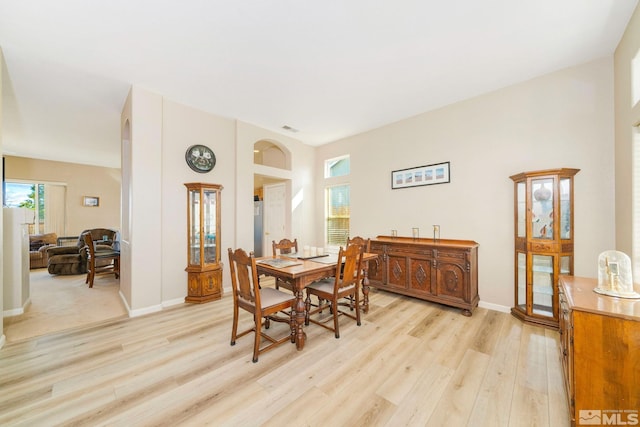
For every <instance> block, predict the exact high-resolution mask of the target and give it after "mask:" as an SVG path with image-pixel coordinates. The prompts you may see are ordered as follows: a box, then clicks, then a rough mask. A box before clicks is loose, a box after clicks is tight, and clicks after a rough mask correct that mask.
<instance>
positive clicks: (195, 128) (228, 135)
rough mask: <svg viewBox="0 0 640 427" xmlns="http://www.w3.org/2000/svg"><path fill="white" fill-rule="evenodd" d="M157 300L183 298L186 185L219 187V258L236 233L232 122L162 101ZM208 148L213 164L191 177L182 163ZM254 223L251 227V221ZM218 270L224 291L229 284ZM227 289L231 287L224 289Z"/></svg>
mask: <svg viewBox="0 0 640 427" xmlns="http://www.w3.org/2000/svg"><path fill="white" fill-rule="evenodd" d="M162 116H163V119H162V141H163V144H162V215H161V216H162V229H161V233H162V301H163V304H171V303H177V302H184V297H185V296H186V293H187V273H186V272H185V268H186V267H187V189H186V187H185V186H184V184H185V183H187V182H206V183H210V184H221V185H222V186H223V189H222V194H221V202H220V203H221V209H222V211H221V217H220V221H221V226H220V228H221V230H220V242H219V244H220V245H221V247H220V249H221V252H220V253H221V258H222V263H223V265H226V264H227V263H226V260H227V252H226V251H227V247H228V246H233V242H234V235H233V232H232V230H234V229H235V227H236V226H235V223H236V216H235V204H236V194H235V180H234V171H235V120H231V119H227V118H222V117H219V116H216V115H214V114H210V113H207V112H204V111H201V110H197V109H194V108H191V107H187V106H185V105H182V104H178V103H176V102H173V101H171V100H168V99H166V98H165V99H164V103H163V113H162ZM194 144H202V145H206V146H208V147H209V148H211V149H212V150H213V152H214V154H215V156H216V165H215V167H214V168H213V170H212V171H211V172H208V173H197V172H194V171H193V170H192V169H191V168H189V166H188V165H187V163H186V161H185V152H186V151H187V148H189V147H190V146H191V145H194ZM252 224H253V222H252ZM229 280H230V276H229V269H228V268H224V267H223V286H224V284H225V283H229ZM229 289H231V287H230V286H229Z"/></svg>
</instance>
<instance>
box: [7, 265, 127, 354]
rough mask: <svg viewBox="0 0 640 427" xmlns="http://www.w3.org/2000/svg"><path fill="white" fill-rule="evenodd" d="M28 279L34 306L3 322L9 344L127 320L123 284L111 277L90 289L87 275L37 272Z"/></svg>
mask: <svg viewBox="0 0 640 427" xmlns="http://www.w3.org/2000/svg"><path fill="white" fill-rule="evenodd" d="M29 276H30V277H29V280H30V284H31V304H29V305H27V307H26V308H25V312H24V313H23V314H21V315H18V316H12V317H5V318H4V328H3V329H4V335H5V336H6V339H7V341H8V342H15V341H21V340H23V339H26V338H32V337H35V336H40V335H45V334H49V333H52V332H60V331H64V330H68V329H74V328H78V327H84V326H87V325H90V324H92V323H97V322H103V321H105V320H112V319H117V318H121V317H127V310H126V308H125V305H124V303H123V302H122V300H121V299H120V295H119V293H118V292H119V290H120V281H119V280H118V279H116V278H115V277H114V276H112V275H105V276H98V277H96V278H95V280H94V282H93V288H91V289H90V288H89V285H87V284H85V283H84V281H85V279H86V277H87V276H86V274H81V275H72V276H52V275H50V274H49V273H48V272H47V269H35V270H31V272H30V275H29Z"/></svg>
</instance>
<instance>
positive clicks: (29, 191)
mask: <svg viewBox="0 0 640 427" xmlns="http://www.w3.org/2000/svg"><path fill="white" fill-rule="evenodd" d="M4 196H5V205H6V206H7V207H10V208H27V209H31V210H32V211H33V212H34V215H33V222H32V223H31V224H29V234H43V233H50V232H53V233H57V234H58V235H60V236H64V235H65V223H66V221H65V216H66V214H65V199H66V186H65V185H64V184H56V183H46V184H45V183H40V182H28V181H22V182H18V181H14V182H9V181H7V182H5V195H4Z"/></svg>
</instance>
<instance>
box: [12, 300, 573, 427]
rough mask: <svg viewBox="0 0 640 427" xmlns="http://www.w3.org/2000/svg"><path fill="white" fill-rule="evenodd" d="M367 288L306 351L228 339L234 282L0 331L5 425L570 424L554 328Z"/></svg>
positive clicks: (315, 331)
mask: <svg viewBox="0 0 640 427" xmlns="http://www.w3.org/2000/svg"><path fill="white" fill-rule="evenodd" d="M371 296H372V297H371V310H370V312H369V313H368V314H367V315H365V316H364V318H363V322H362V326H360V327H357V326H356V325H355V322H354V321H352V320H351V319H348V318H343V319H341V329H340V331H341V338H340V339H338V340H337V339H335V338H334V337H333V333H331V332H329V331H327V330H325V329H322V328H320V327H317V326H316V327H314V326H313V325H310V326H309V327H308V328H307V329H306V330H307V336H308V339H307V345H306V347H305V348H304V350H303V351H301V352H298V351H296V349H295V346H294V345H293V344H288V343H287V344H284V345H282V346H280V347H278V348H277V349H275V350H273V351H270V352H267V353H264V354H262V355H260V360H259V361H258V363H255V364H254V363H252V362H251V352H252V336H251V335H249V336H245V337H243V338H241V339H239V341H238V342H237V344H236V345H235V346H233V347H232V346H230V345H229V339H230V332H231V318H232V301H231V298H230V295H225V296H224V297H223V299H222V300H220V301H215V302H211V303H208V304H203V305H180V306H177V307H174V308H170V309H167V310H164V311H163V312H161V313H156V314H151V315H148V316H143V317H138V318H134V319H126V320H115V321H110V322H104V323H102V324H99V325H93V326H90V327H87V328H84V329H76V330H73V331H68V332H62V333H57V334H50V335H46V336H43V337H39V338H32V339H26V340H23V341H19V342H13V343H9V344H7V345H6V346H5V347H4V348H3V349H1V350H0V425H3V426H13V425H25V426H39V425H42V426H53V425H82V426H84V425H87V426H99V425H116V426H117V425H121V426H139V425H140V426H141V425H144V426H149V425H166V426H176V425H207V424H208V425H215V426H263V425H265V426H437V425H446V426H449V427H450V426H492V427H494V426H521V425H524V426H536V427H539V426H553V427H556V426H568V425H569V422H568V412H567V407H566V398H565V394H564V389H563V385H562V374H561V368H560V364H559V355H558V334H557V332H554V331H551V330H546V329H543V328H540V327H534V326H528V325H524V324H522V323H521V322H520V321H518V320H517V319H515V318H514V317H513V316H511V315H509V314H505V313H499V312H495V311H490V310H486V309H481V308H479V309H477V310H476V311H475V312H474V315H473V316H472V317H470V318H468V317H464V316H462V315H461V314H460V311H459V310H457V309H452V308H446V307H443V306H440V305H436V304H431V303H428V302H424V301H419V300H416V299H410V298H405V297H400V296H396V295H391V294H388V293H384V292H378V291H375V290H373V291H372V293H371ZM243 319H244V321H243V322H242V323H243V325H241V326H247V325H249V324H250V318H249V316H248V315H247V314H246V313H243ZM279 328H281V329H279ZM280 330H282V332H283V333H286V325H281V324H276V325H274V326H272V329H271V331H276V332H278V331H280Z"/></svg>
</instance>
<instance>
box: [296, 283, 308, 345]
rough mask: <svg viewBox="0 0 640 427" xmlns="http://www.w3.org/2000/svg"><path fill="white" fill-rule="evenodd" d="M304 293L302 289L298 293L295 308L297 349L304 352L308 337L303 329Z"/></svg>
mask: <svg viewBox="0 0 640 427" xmlns="http://www.w3.org/2000/svg"><path fill="white" fill-rule="evenodd" d="M303 295H304V292H303V290H302V289H298V290H297V291H296V303H295V307H294V318H295V321H296V348H297V349H298V350H302V349H303V348H304V341H305V338H306V335H305V333H304V330H303V329H302V327H303V326H304V317H305V311H304V310H305V307H304V298H303Z"/></svg>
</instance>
